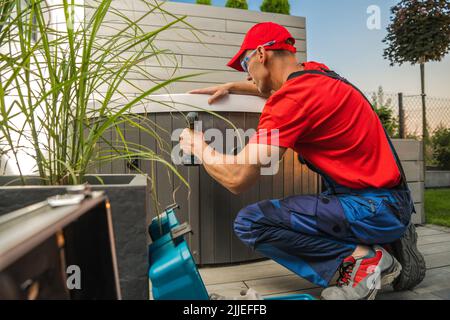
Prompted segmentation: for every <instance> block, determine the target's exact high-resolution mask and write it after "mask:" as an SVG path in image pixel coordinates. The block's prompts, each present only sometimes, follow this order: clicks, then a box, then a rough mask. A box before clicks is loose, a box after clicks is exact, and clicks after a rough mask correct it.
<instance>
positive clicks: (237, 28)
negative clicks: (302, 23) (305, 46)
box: [226, 20, 306, 39]
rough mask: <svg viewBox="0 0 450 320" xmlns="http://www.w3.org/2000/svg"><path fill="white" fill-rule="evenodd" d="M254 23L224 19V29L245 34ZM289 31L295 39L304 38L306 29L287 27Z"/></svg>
mask: <svg viewBox="0 0 450 320" xmlns="http://www.w3.org/2000/svg"><path fill="white" fill-rule="evenodd" d="M254 25H255V23H254V22H244V21H231V20H227V21H226V31H227V32H235V33H243V34H246V33H247V31H248V30H250V28H251V27H253V26H254ZM287 29H288V30H289V32H290V33H291V34H292V36H293V37H294V38H297V39H305V38H306V31H305V28H304V27H298V28H296V27H287Z"/></svg>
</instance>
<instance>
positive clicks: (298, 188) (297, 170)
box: [293, 152, 308, 194]
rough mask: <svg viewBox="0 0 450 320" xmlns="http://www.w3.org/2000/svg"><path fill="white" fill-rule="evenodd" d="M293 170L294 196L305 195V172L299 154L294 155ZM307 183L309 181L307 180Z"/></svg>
mask: <svg viewBox="0 0 450 320" xmlns="http://www.w3.org/2000/svg"><path fill="white" fill-rule="evenodd" d="M293 168H294V169H293V170H294V177H293V180H294V181H293V183H294V192H293V194H304V192H305V191H304V190H305V172H304V171H303V168H302V165H301V163H300V162H299V161H298V160H297V153H295V152H294V153H293ZM306 182H308V180H307V179H306Z"/></svg>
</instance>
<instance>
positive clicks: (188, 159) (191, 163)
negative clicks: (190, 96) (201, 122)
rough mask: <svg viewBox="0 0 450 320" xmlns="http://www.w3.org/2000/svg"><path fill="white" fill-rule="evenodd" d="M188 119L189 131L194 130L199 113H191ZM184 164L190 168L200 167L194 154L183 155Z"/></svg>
mask: <svg viewBox="0 0 450 320" xmlns="http://www.w3.org/2000/svg"><path fill="white" fill-rule="evenodd" d="M186 118H187V121H188V123H189V129H191V130H194V125H195V121H198V113H197V112H189V113H188V115H187V116H186ZM182 163H183V165H184V166H188V167H195V166H198V163H196V160H195V156H194V155H193V154H183V159H182Z"/></svg>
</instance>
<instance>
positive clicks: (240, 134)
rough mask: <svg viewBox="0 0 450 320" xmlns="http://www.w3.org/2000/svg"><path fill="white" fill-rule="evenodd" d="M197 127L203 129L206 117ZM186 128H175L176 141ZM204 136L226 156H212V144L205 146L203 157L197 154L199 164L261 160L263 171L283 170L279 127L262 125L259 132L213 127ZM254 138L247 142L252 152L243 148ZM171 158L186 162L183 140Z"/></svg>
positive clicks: (262, 172) (257, 162) (214, 148)
mask: <svg viewBox="0 0 450 320" xmlns="http://www.w3.org/2000/svg"><path fill="white" fill-rule="evenodd" d="M194 127H195V131H198V132H203V130H202V121H196V122H195V126H194ZM183 130H184V129H183V128H181V129H176V130H174V131H173V132H172V135H171V140H172V141H174V142H177V141H179V139H180V135H181V133H182V132H183ZM255 134H257V138H255V137H254V136H255ZM203 137H204V141H205V142H206V143H208V145H209V148H212V149H213V150H215V151H216V152H219V153H220V154H222V155H223V156H222V157H221V158H220V159H218V158H217V157H214V159H212V158H211V157H209V156H208V153H209V152H210V151H211V149H209V148H208V149H206V150H204V152H203V157H202V159H197V158H195V164H202V163H203V164H216V165H217V164H227V165H229V164H241V165H246V164H250V165H253V164H258V165H259V166H260V172H261V175H275V174H277V172H278V170H279V160H280V152H279V151H280V149H279V147H276V146H278V145H279V130H278V129H274V130H264V129H262V130H259V131H258V132H257V131H256V130H255V129H248V130H244V129H242V128H237V130H235V129H226V130H220V129H217V128H210V129H207V130H205V131H204V132H203ZM252 138H253V139H256V140H255V141H253V142H251V143H249V144H248V146H247V149H248V152H246V153H243V152H242V150H243V149H244V148H245V147H246V145H245V141H246V140H247V139H250V140H251V139H252ZM194 148H195V147H194ZM171 158H172V162H173V163H174V164H176V165H182V164H183V151H182V149H181V146H180V143H177V144H176V145H175V146H174V147H173V149H172V152H171Z"/></svg>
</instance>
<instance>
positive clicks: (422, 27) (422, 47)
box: [383, 0, 450, 154]
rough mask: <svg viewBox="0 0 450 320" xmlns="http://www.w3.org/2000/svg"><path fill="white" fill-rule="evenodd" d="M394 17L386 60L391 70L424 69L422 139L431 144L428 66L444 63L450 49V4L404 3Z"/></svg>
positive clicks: (435, 1)
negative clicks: (405, 66) (395, 67)
mask: <svg viewBox="0 0 450 320" xmlns="http://www.w3.org/2000/svg"><path fill="white" fill-rule="evenodd" d="M391 12H392V14H393V16H392V17H391V24H390V25H389V26H388V28H387V31H388V35H387V36H386V38H385V39H383V42H384V43H386V44H387V45H388V47H387V48H386V49H385V50H384V58H385V59H388V60H389V61H390V63H391V66H393V65H395V64H399V65H402V64H403V63H406V62H409V63H410V64H412V65H416V64H419V65H420V74H421V87H422V114H423V126H422V127H423V129H422V139H423V142H424V143H423V148H424V154H426V150H425V148H426V146H425V144H426V141H428V139H427V137H428V133H427V120H426V119H427V118H426V103H425V102H426V99H425V97H426V95H425V63H427V62H430V61H441V60H442V58H443V57H444V56H445V55H446V54H447V53H448V51H449V49H450V2H449V1H448V0H421V1H419V0H402V1H400V2H399V3H398V4H397V5H396V6H394V7H392V8H391Z"/></svg>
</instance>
